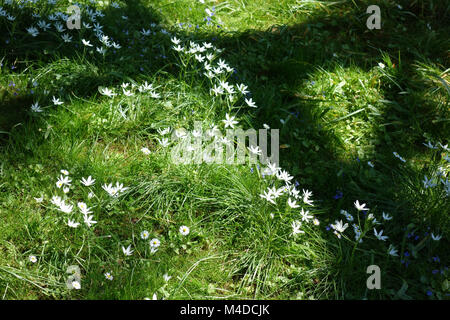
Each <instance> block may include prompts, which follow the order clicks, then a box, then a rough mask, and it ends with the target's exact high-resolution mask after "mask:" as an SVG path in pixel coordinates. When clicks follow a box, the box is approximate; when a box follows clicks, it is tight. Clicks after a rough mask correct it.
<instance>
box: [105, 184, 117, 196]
mask: <svg viewBox="0 0 450 320" xmlns="http://www.w3.org/2000/svg"><path fill="white" fill-rule="evenodd" d="M102 188H103V190H105V191H106V192H108V194H109V195H110V196H111V197H117V189H116V188H114V187H113V185H112V183H110V184H108V185H106V183H105V184H104V185H103V186H102Z"/></svg>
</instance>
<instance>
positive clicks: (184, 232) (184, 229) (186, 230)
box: [179, 226, 189, 236]
mask: <svg viewBox="0 0 450 320" xmlns="http://www.w3.org/2000/svg"><path fill="white" fill-rule="evenodd" d="M179 231H180V233H181V234H182V235H183V236H187V235H188V234H189V227H186V226H181V227H180V229H179Z"/></svg>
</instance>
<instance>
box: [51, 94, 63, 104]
mask: <svg viewBox="0 0 450 320" xmlns="http://www.w3.org/2000/svg"><path fill="white" fill-rule="evenodd" d="M52 102H53V104H54V105H55V106H59V105H61V104H63V103H64V102H62V101H61V100H59V98H56V97H55V96H53V98H52Z"/></svg>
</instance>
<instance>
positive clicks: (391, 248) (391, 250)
mask: <svg viewBox="0 0 450 320" xmlns="http://www.w3.org/2000/svg"><path fill="white" fill-rule="evenodd" d="M397 252H398V251H397V249H395V247H394V246H393V245H392V244H391V245H389V248H388V254H389V255H391V256H393V257H397V256H398V253H397Z"/></svg>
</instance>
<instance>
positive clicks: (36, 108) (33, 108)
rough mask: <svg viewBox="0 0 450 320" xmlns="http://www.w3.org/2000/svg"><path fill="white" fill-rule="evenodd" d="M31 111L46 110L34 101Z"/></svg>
mask: <svg viewBox="0 0 450 320" xmlns="http://www.w3.org/2000/svg"><path fill="white" fill-rule="evenodd" d="M31 111H33V112H42V111H44V110H42V108H41V107H40V106H39V104H38V103H37V102H36V103H33V104H32V105H31Z"/></svg>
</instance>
